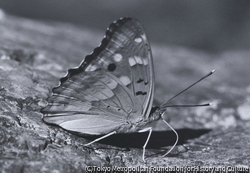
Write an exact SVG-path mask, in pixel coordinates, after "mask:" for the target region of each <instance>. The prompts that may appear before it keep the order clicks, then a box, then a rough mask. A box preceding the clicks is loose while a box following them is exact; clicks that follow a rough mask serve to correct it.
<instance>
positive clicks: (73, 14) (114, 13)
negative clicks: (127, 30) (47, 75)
mask: <svg viewBox="0 0 250 173" xmlns="http://www.w3.org/2000/svg"><path fill="white" fill-rule="evenodd" d="M0 8H1V9H2V10H4V11H5V12H7V13H10V14H13V15H17V16H22V17H26V18H32V19H38V20H44V21H60V22H68V23H72V24H76V25H81V26H84V27H88V28H90V29H96V30H100V31H101V32H104V30H106V28H107V26H108V25H109V24H110V23H111V22H112V21H114V20H117V19H118V18H120V17H123V16H130V17H134V18H137V19H138V20H139V21H140V22H141V23H142V24H143V25H144V27H145V28H146V31H147V33H148V37H149V39H150V41H151V42H154V43H163V44H166V45H169V46H183V47H187V48H191V49H198V50H204V51H208V52H212V53H218V52H222V51H227V50H230V51H231V50H250V1H249V0H240V1H239V0H220V1H218V0H178V1H177V0H157V1H153V0H105V1H103V0H91V1H87V0H81V1H79V0H71V1H69V0H53V1H51V0H42V1H34V0H21V1H20V0H1V1H0Z"/></svg>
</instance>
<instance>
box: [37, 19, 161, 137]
mask: <svg viewBox="0 0 250 173" xmlns="http://www.w3.org/2000/svg"><path fill="white" fill-rule="evenodd" d="M153 95H154V71H153V60H152V55H151V50H150V46H149V42H148V40H147V37H146V34H145V31H144V29H143V28H142V26H141V25H140V23H139V22H138V21H137V20H135V19H132V18H121V19H119V20H118V21H116V22H113V23H112V24H111V25H110V27H109V28H108V30H107V31H106V35H105V37H104V39H103V40H102V43H101V45H100V46H99V47H97V48H95V49H94V51H93V52H92V54H90V55H88V56H86V57H85V59H84V60H83V62H82V63H81V64H80V65H79V67H78V68H75V69H70V70H69V71H68V73H67V75H66V76H65V77H63V78H61V79H60V85H59V86H58V87H55V88H53V89H52V95H51V96H50V97H49V98H48V99H47V101H48V105H47V106H46V107H45V108H43V109H42V110H41V112H42V113H43V114H44V116H43V120H44V121H45V122H47V123H49V124H56V125H59V126H61V127H62V128H64V129H66V130H69V131H73V132H78V133H82V134H87V135H103V134H108V133H110V132H116V133H129V132H136V131H139V130H140V129H142V128H143V127H144V126H145V125H146V124H148V123H149V122H151V121H154V120H156V119H159V118H160V113H159V111H155V112H152V113H150V112H151V108H152V102H153Z"/></svg>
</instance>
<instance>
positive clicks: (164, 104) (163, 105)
mask: <svg viewBox="0 0 250 173" xmlns="http://www.w3.org/2000/svg"><path fill="white" fill-rule="evenodd" d="M214 72H215V70H212V71H211V72H210V73H208V74H207V75H205V76H203V77H202V78H200V79H199V80H198V81H196V82H195V83H193V84H192V85H190V86H189V87H187V88H186V89H184V90H182V91H181V92H179V93H178V94H176V95H175V96H173V97H171V98H170V99H169V100H168V101H166V102H165V103H163V104H161V106H160V108H165V107H170V106H168V105H167V103H169V102H170V101H171V100H173V99H174V98H175V97H177V96H179V95H181V94H182V93H184V92H185V91H187V90H188V89H189V88H191V87H192V86H194V85H195V84H197V83H199V82H200V81H202V80H203V79H205V78H207V77H208V76H210V75H212V74H213V73H214ZM209 105H210V103H208V104H204V105H183V106H181V105H180V106H178V105H176V106H174V105H172V106H171V107H193V106H209Z"/></svg>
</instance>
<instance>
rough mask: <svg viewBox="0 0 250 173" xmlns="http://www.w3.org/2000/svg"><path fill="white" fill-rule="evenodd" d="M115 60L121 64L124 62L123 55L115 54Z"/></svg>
mask: <svg viewBox="0 0 250 173" xmlns="http://www.w3.org/2000/svg"><path fill="white" fill-rule="evenodd" d="M114 60H115V61H116V62H120V61H121V60H122V55H121V54H119V53H117V54H115V55H114Z"/></svg>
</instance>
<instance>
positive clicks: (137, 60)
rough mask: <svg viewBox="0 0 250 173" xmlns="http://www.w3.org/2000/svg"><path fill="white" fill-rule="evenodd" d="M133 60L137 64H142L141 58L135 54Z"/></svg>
mask: <svg viewBox="0 0 250 173" xmlns="http://www.w3.org/2000/svg"><path fill="white" fill-rule="evenodd" d="M135 60H136V62H137V63H138V64H142V59H141V57H139V56H135Z"/></svg>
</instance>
